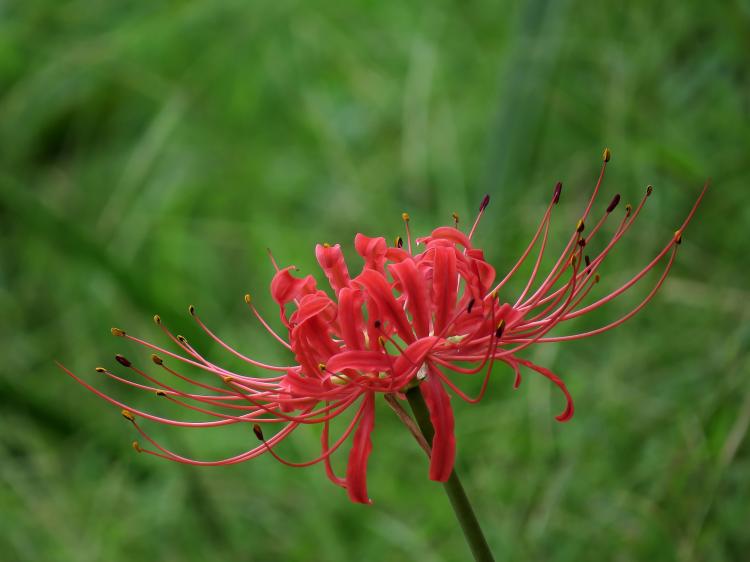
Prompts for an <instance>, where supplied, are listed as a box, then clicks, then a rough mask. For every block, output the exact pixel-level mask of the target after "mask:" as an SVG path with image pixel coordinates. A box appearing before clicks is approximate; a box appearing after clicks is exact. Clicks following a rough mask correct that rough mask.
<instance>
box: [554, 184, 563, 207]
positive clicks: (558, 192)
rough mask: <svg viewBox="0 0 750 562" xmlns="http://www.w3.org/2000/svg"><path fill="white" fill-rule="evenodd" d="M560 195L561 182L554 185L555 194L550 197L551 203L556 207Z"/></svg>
mask: <svg viewBox="0 0 750 562" xmlns="http://www.w3.org/2000/svg"><path fill="white" fill-rule="evenodd" d="M561 193H562V182H561V181H559V182H557V183H556V184H555V192H554V194H553V195H552V202H553V203H554V204H555V205H557V204H558V203H559V202H560V194H561Z"/></svg>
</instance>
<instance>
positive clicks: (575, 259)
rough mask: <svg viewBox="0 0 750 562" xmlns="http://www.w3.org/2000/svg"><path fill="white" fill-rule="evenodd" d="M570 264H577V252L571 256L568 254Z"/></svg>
mask: <svg viewBox="0 0 750 562" xmlns="http://www.w3.org/2000/svg"><path fill="white" fill-rule="evenodd" d="M570 265H572V266H573V267H575V266H576V265H578V254H573V255H572V256H570Z"/></svg>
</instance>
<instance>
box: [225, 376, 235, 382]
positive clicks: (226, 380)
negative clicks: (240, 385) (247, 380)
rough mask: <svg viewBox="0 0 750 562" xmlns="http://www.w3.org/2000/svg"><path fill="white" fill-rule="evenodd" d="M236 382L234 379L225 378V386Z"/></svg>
mask: <svg viewBox="0 0 750 562" xmlns="http://www.w3.org/2000/svg"><path fill="white" fill-rule="evenodd" d="M233 382H234V378H233V377H224V383H225V384H232V383H233Z"/></svg>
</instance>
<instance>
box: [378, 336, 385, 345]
mask: <svg viewBox="0 0 750 562" xmlns="http://www.w3.org/2000/svg"><path fill="white" fill-rule="evenodd" d="M378 343H379V344H380V347H385V338H384V337H383V336H378Z"/></svg>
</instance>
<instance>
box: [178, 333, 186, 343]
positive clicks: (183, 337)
mask: <svg viewBox="0 0 750 562" xmlns="http://www.w3.org/2000/svg"><path fill="white" fill-rule="evenodd" d="M177 341H178V342H180V343H183V344H185V345H187V340H186V339H185V336H181V335H179V334H177Z"/></svg>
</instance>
